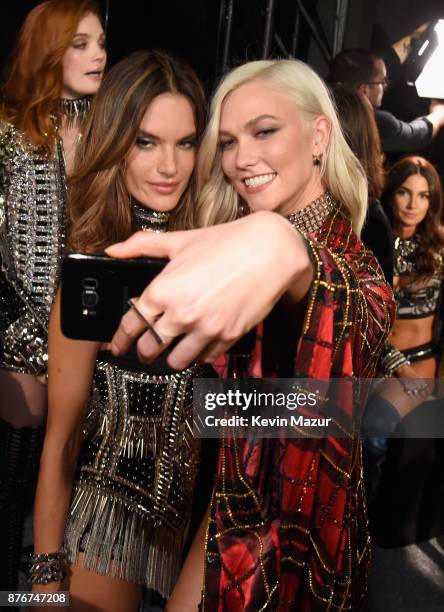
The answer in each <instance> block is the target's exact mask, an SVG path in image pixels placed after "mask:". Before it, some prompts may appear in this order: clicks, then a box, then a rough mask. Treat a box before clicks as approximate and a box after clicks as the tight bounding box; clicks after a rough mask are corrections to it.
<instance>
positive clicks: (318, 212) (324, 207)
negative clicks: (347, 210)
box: [287, 191, 338, 234]
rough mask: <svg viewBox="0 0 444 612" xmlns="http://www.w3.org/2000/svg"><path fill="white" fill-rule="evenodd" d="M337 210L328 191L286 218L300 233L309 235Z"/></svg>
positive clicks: (336, 205)
mask: <svg viewBox="0 0 444 612" xmlns="http://www.w3.org/2000/svg"><path fill="white" fill-rule="evenodd" d="M337 208H338V203H337V202H336V200H335V199H334V198H333V196H332V195H331V193H330V192H329V191H326V192H325V193H323V194H322V195H321V196H319V198H316V200H314V201H313V202H311V203H310V204H308V205H307V206H305V208H302V209H301V210H298V211H296V212H294V213H291V215H288V216H287V219H288V220H289V221H290V223H291V224H292V225H293V226H294V227H295V228H296V229H297V230H298V231H300V232H301V233H303V234H310V233H312V232H316V231H317V230H318V229H319V228H320V227H322V225H323V224H324V222H325V220H326V219H327V218H328V217H329V216H330V215H331V213H332V212H333V211H334V210H336V209H337Z"/></svg>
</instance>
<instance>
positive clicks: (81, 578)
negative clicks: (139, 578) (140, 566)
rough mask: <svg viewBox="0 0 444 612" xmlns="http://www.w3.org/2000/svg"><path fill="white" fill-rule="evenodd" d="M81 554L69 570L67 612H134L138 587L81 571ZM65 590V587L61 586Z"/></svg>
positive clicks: (132, 583)
mask: <svg viewBox="0 0 444 612" xmlns="http://www.w3.org/2000/svg"><path fill="white" fill-rule="evenodd" d="M82 563H83V555H82V554H80V555H79V558H78V560H77V563H76V564H74V565H72V566H71V568H70V576H69V581H68V585H67V587H66V588H67V589H68V590H69V595H70V606H69V609H70V611H71V612H137V611H138V610H139V605H140V600H141V597H142V586H141V585H140V584H136V583H134V582H127V581H126V580H120V579H119V578H114V577H111V576H101V575H100V574H96V573H95V572H91V571H89V570H87V569H85V568H84V567H83V565H82ZM64 588H65V585H64Z"/></svg>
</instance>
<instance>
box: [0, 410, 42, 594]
mask: <svg viewBox="0 0 444 612" xmlns="http://www.w3.org/2000/svg"><path fill="white" fill-rule="evenodd" d="M44 431H45V426H44V425H40V426H38V427H22V428H20V429H16V428H15V427H13V426H12V425H10V424H9V423H7V422H5V421H3V420H2V419H0V551H1V553H0V591H15V590H17V586H18V570H19V564H20V554H21V548H22V536H23V524H24V520H25V517H26V515H27V514H28V513H29V511H30V509H31V507H32V504H33V501H34V495H35V487H36V482H37V476H38V470H39V462H40V453H41V450H42V444H43V437H44Z"/></svg>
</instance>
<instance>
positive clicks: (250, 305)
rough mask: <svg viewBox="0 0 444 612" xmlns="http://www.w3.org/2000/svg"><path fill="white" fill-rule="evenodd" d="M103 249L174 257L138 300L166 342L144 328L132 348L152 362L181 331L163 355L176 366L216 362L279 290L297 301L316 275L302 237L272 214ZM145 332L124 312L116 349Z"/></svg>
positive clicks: (269, 306) (121, 254)
mask: <svg viewBox="0 0 444 612" xmlns="http://www.w3.org/2000/svg"><path fill="white" fill-rule="evenodd" d="M107 252H108V254H109V255H111V256H113V257H121V258H127V257H137V256H141V255H149V256H154V257H167V258H169V259H170V260H171V261H170V263H169V264H168V265H167V266H166V267H165V269H164V270H163V271H162V272H161V274H159V276H158V277H157V278H156V279H155V280H154V281H153V282H152V283H151V284H150V285H149V286H148V287H147V289H146V290H145V291H144V292H143V293H142V295H141V296H140V298H139V300H138V301H137V308H138V310H139V311H140V313H141V314H142V315H143V316H144V318H145V319H147V320H148V321H149V322H151V323H154V327H155V329H156V331H157V332H158V334H159V335H160V336H161V338H162V339H163V340H164V344H163V345H159V344H158V343H157V342H156V340H155V339H154V338H153V335H151V334H150V333H149V332H145V333H143V335H142V336H141V337H140V338H139V340H138V342H137V349H138V353H139V357H140V359H141V360H142V361H151V360H153V359H155V358H156V357H157V356H158V354H159V353H160V352H161V351H163V350H164V349H165V348H166V346H167V345H168V344H169V343H170V342H171V341H172V339H173V338H175V337H177V336H182V339H181V340H180V342H179V343H178V344H177V345H176V346H175V348H174V349H173V350H172V352H171V354H170V355H169V358H168V362H169V364H170V365H171V366H172V367H174V368H177V369H182V368H184V367H186V366H187V365H188V364H189V363H191V362H192V361H193V360H194V359H196V358H199V359H201V360H205V361H214V360H215V359H217V357H219V356H220V355H222V354H223V353H224V352H225V351H226V350H227V349H228V348H229V347H230V346H231V345H232V344H234V343H235V342H236V341H237V340H238V339H239V338H240V337H241V336H243V335H244V334H245V333H247V332H248V331H249V330H250V329H251V328H252V327H254V325H256V324H257V323H258V322H259V321H262V320H263V319H264V318H265V317H266V315H267V314H268V313H269V312H270V310H271V309H272V308H273V306H274V304H275V303H276V302H277V300H278V299H279V298H280V297H281V296H282V294H283V293H285V292H286V291H287V292H289V293H290V295H291V297H292V298H293V299H294V300H295V301H299V300H301V299H302V298H303V297H304V296H305V294H306V293H307V291H308V288H309V286H310V283H311V281H312V278H313V268H312V264H311V262H310V258H309V255H308V252H307V249H306V246H305V242H304V239H303V238H302V236H301V235H300V234H299V233H298V232H297V231H296V230H295V229H294V228H293V227H292V226H291V224H290V223H289V222H288V221H287V220H286V219H284V218H283V217H281V216H280V215H278V214H277V213H273V212H258V213H254V214H252V215H250V216H248V217H245V218H243V219H240V220H238V221H234V222H231V223H225V224H222V225H218V226H215V227H208V228H204V229H199V230H192V231H187V232H171V233H169V234H164V235H160V234H147V233H146V232H140V233H138V234H136V235H134V236H133V237H132V238H130V239H129V240H127V241H126V242H123V243H120V244H118V245H114V246H113V247H110V248H109V249H108V251H107ZM145 329H146V325H145V324H144V322H143V321H142V320H141V318H140V317H139V316H138V315H137V314H136V313H135V312H134V311H129V312H128V313H127V314H126V315H125V316H124V317H123V319H122V321H121V324H120V327H119V329H118V330H117V332H116V334H115V336H114V338H113V342H112V350H113V352H114V354H122V353H124V352H126V351H127V350H128V349H129V347H130V345H131V344H132V342H134V341H135V340H136V339H137V338H138V337H139V335H140V334H142V332H143V331H144V330H145Z"/></svg>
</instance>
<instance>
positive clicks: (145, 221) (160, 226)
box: [132, 200, 170, 233]
mask: <svg viewBox="0 0 444 612" xmlns="http://www.w3.org/2000/svg"><path fill="white" fill-rule="evenodd" d="M132 206H133V212H134V216H135V217H136V219H137V225H138V226H139V229H141V230H143V231H146V232H156V233H161V232H166V231H167V229H168V222H169V220H170V213H169V212H158V211H157V210H151V209H149V208H144V207H143V206H140V204H138V203H137V202H135V201H134V200H133V201H132Z"/></svg>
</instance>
